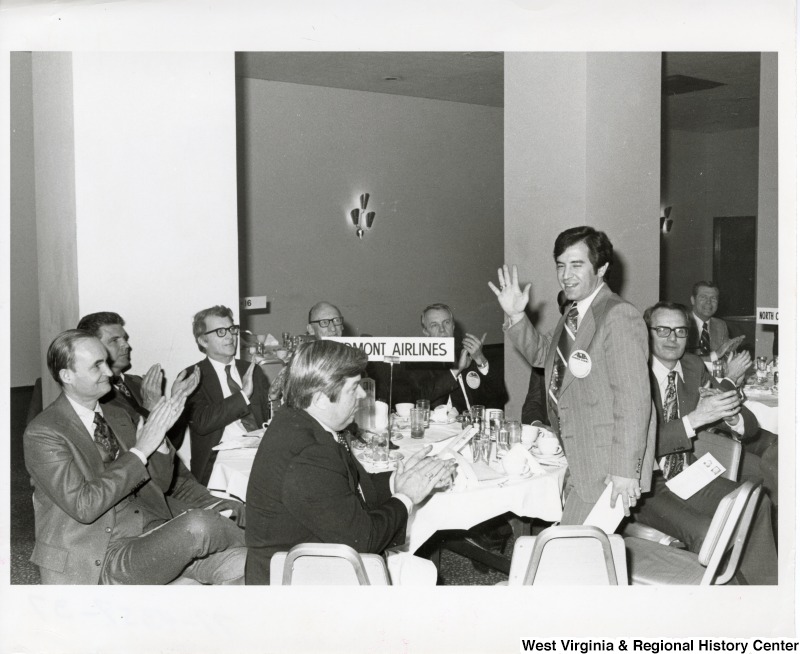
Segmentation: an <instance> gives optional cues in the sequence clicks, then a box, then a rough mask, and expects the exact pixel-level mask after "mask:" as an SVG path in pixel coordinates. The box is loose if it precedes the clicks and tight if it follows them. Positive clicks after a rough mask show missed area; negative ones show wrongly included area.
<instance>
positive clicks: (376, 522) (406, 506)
mask: <svg viewBox="0 0 800 654" xmlns="http://www.w3.org/2000/svg"><path fill="white" fill-rule="evenodd" d="M366 365H367V356H366V355H365V354H364V353H363V352H362V351H360V350H357V349H354V348H350V347H347V346H346V345H343V344H341V343H336V342H333V341H315V342H313V343H307V344H305V345H301V346H300V347H299V348H298V350H297V352H296V353H295V355H294V357H293V359H292V361H291V362H290V364H289V366H288V371H287V375H286V380H285V384H284V406H283V407H281V408H280V409H278V410H277V411H276V413H275V418H274V419H273V420H272V422H271V424H270V426H269V429H268V430H267V433H266V435H265V436H264V438H263V440H262V441H261V445H260V446H259V448H258V452H257V453H256V457H255V461H254V463H253V468H252V471H251V473H250V482H249V484H248V487H247V534H246V540H247V550H248V553H247V566H246V572H245V578H246V583H248V584H266V583H269V565H270V560H271V558H272V556H273V554H275V553H276V552H281V551H287V550H289V549H291V548H292V547H293V546H294V545H297V544H299V543H305V542H314V543H319V542H323V543H343V544H345V545H349V546H350V547H353V548H354V549H355V550H356V551H358V552H363V553H380V552H383V551H384V550H385V549H386V548H387V547H389V546H390V545H392V544H400V543H402V542H403V541H404V540H405V528H406V522H407V520H408V514H409V512H410V511H411V508H412V507H413V506H414V505H416V504H418V503H419V502H421V501H422V500H423V499H425V498H426V497H427V496H428V495H429V494H430V492H431V491H432V490H433V489H434V488H435V487H436V486H437V485H439V484H442V483H445V482H446V480H449V479H450V478H451V476H452V473H453V471H454V466H455V464H454V462H452V461H442V460H440V459H436V458H425V455H426V454H427V453H428V452H429V451H430V446H428V447H426V448H423V449H422V450H420V452H418V453H417V454H415V455H414V456H412V457H410V458H409V459H408V461H400V462H398V465H397V470H396V472H395V473H393V474H392V475H390V474H389V473H383V474H379V475H371V474H368V473H367V472H366V471H365V470H364V469H363V468H362V467H361V464H360V463H359V462H358V460H357V459H356V458H355V457H353V456H352V455H351V453H350V447H349V440H348V435H347V434H345V433H343V430H344V429H345V427H347V425H349V424H350V423H351V422H352V420H353V416H354V415H355V412H356V408H357V406H358V401H359V400H360V399H361V398H363V397H364V390H363V389H362V388H361V386H360V384H359V381H360V379H361V373H362V372H363V371H364V369H365V368H366Z"/></svg>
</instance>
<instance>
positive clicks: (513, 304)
mask: <svg viewBox="0 0 800 654" xmlns="http://www.w3.org/2000/svg"><path fill="white" fill-rule="evenodd" d="M497 280H498V283H499V285H500V288H498V287H497V286H495V285H494V284H492V282H489V288H490V289H492V292H493V293H494V294H495V296H497V301H498V302H499V303H500V307H501V308H502V309H503V311H504V312H505V314H506V315H507V316H508V317H509V318H510V319H511V320H512V321H516V320H517V319H519V317H520V314H522V313H524V312H525V307H527V306H528V302H529V301H530V295H531V285H530V284H526V285H525V288H523V289H521V288H520V287H519V276H518V274H517V266H516V265H514V266H511V273H510V274H509V271H508V265H506V264H503V267H502V268H498V269H497Z"/></svg>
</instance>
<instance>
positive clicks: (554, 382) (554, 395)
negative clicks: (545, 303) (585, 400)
mask: <svg viewBox="0 0 800 654" xmlns="http://www.w3.org/2000/svg"><path fill="white" fill-rule="evenodd" d="M577 333H578V305H577V304H576V303H575V302H573V303H572V306H571V307H570V309H569V313H567V319H566V320H565V321H564V328H563V329H562V330H561V336H560V337H559V339H558V345H557V346H556V358H555V361H554V362H553V374H552V375H551V376H550V388H549V389H548V398H547V399H548V401H549V402H550V405H551V407H552V408H553V411H554V412H555V414H556V415H558V392H559V391H560V390H561V382H562V381H563V379H564V371H565V370H566V368H567V361H568V360H569V354H570V352H571V351H572V344H573V343H574V342H575V335H576V334H577Z"/></svg>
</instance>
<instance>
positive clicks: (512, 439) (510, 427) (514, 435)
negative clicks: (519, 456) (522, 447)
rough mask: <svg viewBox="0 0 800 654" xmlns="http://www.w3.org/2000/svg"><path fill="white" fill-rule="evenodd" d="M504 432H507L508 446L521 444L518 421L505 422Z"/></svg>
mask: <svg viewBox="0 0 800 654" xmlns="http://www.w3.org/2000/svg"><path fill="white" fill-rule="evenodd" d="M505 427H506V431H508V446H509V447H514V445H516V444H517V443H521V442H522V423H520V421H519V420H506V425H505Z"/></svg>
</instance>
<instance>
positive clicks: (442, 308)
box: [397, 303, 508, 413]
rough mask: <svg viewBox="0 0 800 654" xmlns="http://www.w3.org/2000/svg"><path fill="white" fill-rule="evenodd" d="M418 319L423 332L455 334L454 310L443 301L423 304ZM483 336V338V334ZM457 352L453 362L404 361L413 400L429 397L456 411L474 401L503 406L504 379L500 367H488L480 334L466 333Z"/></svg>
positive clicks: (435, 403)
mask: <svg viewBox="0 0 800 654" xmlns="http://www.w3.org/2000/svg"><path fill="white" fill-rule="evenodd" d="M420 323H421V325H422V333H423V335H425V336H429V337H432V338H452V337H453V335H454V334H455V326H456V325H455V318H454V316H453V310H452V309H451V308H450V307H449V306H447V305H446V304H441V303H436V304H430V305H428V306H427V307H425V308H424V309H423V310H422V314H421V315H420ZM483 336H484V338H485V337H486V334H484V335H483ZM456 355H457V361H456V362H455V363H454V364H451V363H441V364H440V363H414V364H406V366H405V374H406V376H407V379H408V380H409V386H410V387H411V388H412V389H413V393H414V394H415V395H416V397H415V398H414V400H417V399H427V400H430V403H431V408H435V407H437V406H441V405H442V404H446V405H448V406H452V407H454V408H455V409H457V410H458V412H459V413H461V412H463V411H465V410H466V409H468V408H469V407H471V406H472V405H473V404H478V405H482V406H485V407H487V408H493V409H502V408H503V406H504V405H505V403H506V400H507V399H508V398H507V396H506V392H505V383H504V381H503V377H502V375H501V374H500V371H499V370H495V369H494V368H490V367H489V361H488V359H487V358H486V355H485V354H484V353H483V338H478V337H477V336H475V335H473V334H465V335H464V338H463V340H462V342H461V347H460V348H459V350H458V351H457V352H456ZM414 400H410V401H414ZM397 401H402V400H397Z"/></svg>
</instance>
